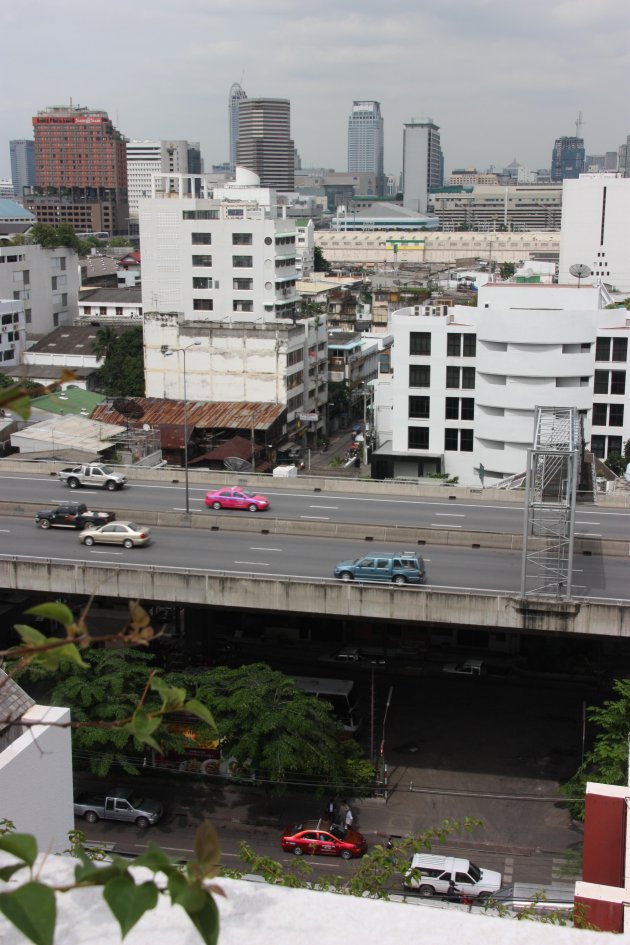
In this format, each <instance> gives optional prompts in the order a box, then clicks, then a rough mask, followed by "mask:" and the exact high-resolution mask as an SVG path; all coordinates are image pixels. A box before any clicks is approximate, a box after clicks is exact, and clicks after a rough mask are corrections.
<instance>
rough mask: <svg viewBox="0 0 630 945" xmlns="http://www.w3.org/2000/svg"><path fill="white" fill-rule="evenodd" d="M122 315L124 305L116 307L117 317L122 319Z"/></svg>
mask: <svg viewBox="0 0 630 945" xmlns="http://www.w3.org/2000/svg"><path fill="white" fill-rule="evenodd" d="M122 313H123V310H122V305H117V306H116V315H118V317H119V318H122Z"/></svg>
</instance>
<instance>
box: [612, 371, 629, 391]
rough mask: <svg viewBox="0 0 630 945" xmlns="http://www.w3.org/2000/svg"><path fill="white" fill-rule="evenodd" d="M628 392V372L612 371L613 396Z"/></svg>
mask: <svg viewBox="0 0 630 945" xmlns="http://www.w3.org/2000/svg"><path fill="white" fill-rule="evenodd" d="M625 392H626V372H625V371H611V372H610V393H611V394H625Z"/></svg>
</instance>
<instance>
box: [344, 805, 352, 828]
mask: <svg viewBox="0 0 630 945" xmlns="http://www.w3.org/2000/svg"><path fill="white" fill-rule="evenodd" d="M353 821H354V817H353V816H352V811H351V810H350V808H349V807H348V808H347V809H346V813H345V816H344V818H343V823H344V827H345V828H346V830H350V829H351V828H352V822H353Z"/></svg>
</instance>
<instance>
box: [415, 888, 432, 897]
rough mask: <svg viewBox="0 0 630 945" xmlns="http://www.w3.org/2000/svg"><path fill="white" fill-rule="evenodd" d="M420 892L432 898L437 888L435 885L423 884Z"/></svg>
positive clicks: (423, 895)
mask: <svg viewBox="0 0 630 945" xmlns="http://www.w3.org/2000/svg"><path fill="white" fill-rule="evenodd" d="M418 892H419V893H420V895H421V896H422V897H423V898H424V899H430V897H431V896H433V895H434V893H435V889H434V888H433V886H421V887H420V889H419V890H418Z"/></svg>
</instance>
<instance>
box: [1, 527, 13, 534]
mask: <svg viewBox="0 0 630 945" xmlns="http://www.w3.org/2000/svg"><path fill="white" fill-rule="evenodd" d="M0 532H6V533H7V535H10V534H11V529H10V528H0Z"/></svg>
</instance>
